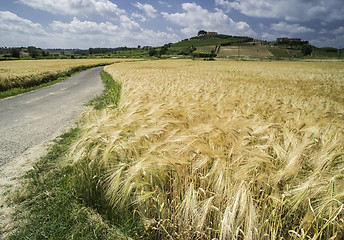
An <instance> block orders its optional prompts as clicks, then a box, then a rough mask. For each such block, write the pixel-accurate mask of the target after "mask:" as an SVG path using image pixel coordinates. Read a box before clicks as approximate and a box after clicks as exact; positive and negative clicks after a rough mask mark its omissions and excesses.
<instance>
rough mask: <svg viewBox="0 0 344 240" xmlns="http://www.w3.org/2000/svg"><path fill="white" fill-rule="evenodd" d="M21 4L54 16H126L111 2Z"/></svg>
mask: <svg viewBox="0 0 344 240" xmlns="http://www.w3.org/2000/svg"><path fill="white" fill-rule="evenodd" d="M19 1H20V2H21V3H23V4H25V5H28V6H30V7H33V8H35V9H40V10H44V11H47V12H51V13H54V14H63V15H87V14H90V13H91V14H92V13H96V14H100V15H102V16H106V17H109V18H118V17H119V16H121V15H122V14H125V13H126V12H125V10H123V9H120V8H119V7H118V6H117V5H116V4H114V3H112V2H110V1H109V0H19Z"/></svg>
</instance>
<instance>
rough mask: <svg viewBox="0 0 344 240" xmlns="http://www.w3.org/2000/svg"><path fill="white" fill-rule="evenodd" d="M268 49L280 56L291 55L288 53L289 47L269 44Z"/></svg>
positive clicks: (287, 56)
mask: <svg viewBox="0 0 344 240" xmlns="http://www.w3.org/2000/svg"><path fill="white" fill-rule="evenodd" d="M267 48H268V50H269V51H270V52H271V53H272V54H273V55H274V56H275V57H278V58H290V57H291V55H290V54H289V53H288V51H287V49H285V48H280V47H276V46H267Z"/></svg>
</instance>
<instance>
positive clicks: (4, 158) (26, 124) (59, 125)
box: [0, 67, 104, 169]
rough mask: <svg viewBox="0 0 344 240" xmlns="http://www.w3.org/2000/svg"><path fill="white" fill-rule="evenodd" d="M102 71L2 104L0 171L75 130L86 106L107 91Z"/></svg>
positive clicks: (83, 73)
mask: <svg viewBox="0 0 344 240" xmlns="http://www.w3.org/2000/svg"><path fill="white" fill-rule="evenodd" d="M101 70H102V67H99V68H93V69H89V70H86V71H83V72H81V73H79V74H76V75H74V76H73V77H71V78H68V79H66V80H65V81H63V82H60V83H57V84H55V85H52V86H49V87H45V88H42V89H39V90H36V91H33V92H30V93H26V94H22V95H19V96H16V97H11V98H7V99H4V100H0V169H1V168H2V167H3V166H5V165H6V164H8V163H10V162H11V161H12V160H13V159H15V158H18V157H20V156H21V155H23V154H24V153H25V152H26V151H28V150H29V149H31V148H34V147H35V146H37V145H40V144H42V143H47V142H49V141H50V140H52V139H53V138H55V137H57V136H58V135H59V134H60V133H61V132H62V131H63V130H64V129H66V128H68V127H70V126H72V125H73V123H75V121H76V119H77V117H78V116H79V115H80V113H81V112H82V111H83V110H84V109H85V102H87V101H88V100H90V99H92V98H94V97H95V96H96V95H99V94H101V92H102V91H103V90H104V85H103V83H102V81H101V79H100V75H99V74H100V72H101Z"/></svg>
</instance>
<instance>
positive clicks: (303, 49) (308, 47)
mask: <svg viewBox="0 0 344 240" xmlns="http://www.w3.org/2000/svg"><path fill="white" fill-rule="evenodd" d="M312 51H313V48H312V46H311V45H303V46H302V47H301V53H302V55H303V56H308V55H310V54H311V53H312Z"/></svg>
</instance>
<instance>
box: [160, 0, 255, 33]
mask: <svg viewBox="0 0 344 240" xmlns="http://www.w3.org/2000/svg"><path fill="white" fill-rule="evenodd" d="M182 9H183V10H184V12H182V13H172V14H169V13H166V12H162V13H161V14H162V16H163V17H164V18H165V19H167V20H169V21H171V22H173V23H175V24H177V25H179V26H181V27H183V28H182V29H181V32H182V33H183V34H184V35H185V36H195V35H197V32H198V31H199V30H201V29H204V30H206V31H217V32H219V33H224V34H232V35H246V36H255V35H256V33H255V32H254V31H253V30H252V29H251V27H250V26H249V25H248V24H247V23H246V22H234V21H233V20H232V19H231V18H229V17H228V16H227V15H226V14H225V13H224V12H223V11H222V10H220V9H215V12H209V11H208V10H207V9H203V8H202V7H201V6H199V5H197V4H196V3H183V4H182Z"/></svg>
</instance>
